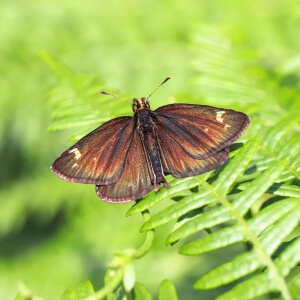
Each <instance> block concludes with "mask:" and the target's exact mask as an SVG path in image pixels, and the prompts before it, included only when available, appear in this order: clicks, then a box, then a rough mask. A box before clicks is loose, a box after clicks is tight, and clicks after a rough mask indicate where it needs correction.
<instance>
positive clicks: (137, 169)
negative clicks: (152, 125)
mask: <svg viewBox="0 0 300 300" xmlns="http://www.w3.org/2000/svg"><path fill="white" fill-rule="evenodd" d="M150 174H151V173H150V172H149V170H148V164H147V159H146V154H145V151H144V147H143V145H142V141H141V138H140V135H139V132H138V130H135V132H134V134H133V136H132V138H131V141H130V146H129V150H128V152H127V156H126V158H125V164H124V166H123V172H122V174H121V176H120V178H119V180H118V181H117V182H115V183H113V184H109V185H97V186H96V192H97V195H98V197H99V198H101V200H103V201H106V202H114V203H118V202H119V203H122V202H129V201H132V200H136V199H140V198H142V197H143V196H144V195H146V194H147V193H149V192H150V191H151V190H153V189H154V186H153V185H152V182H151V181H152V180H151V177H150Z"/></svg>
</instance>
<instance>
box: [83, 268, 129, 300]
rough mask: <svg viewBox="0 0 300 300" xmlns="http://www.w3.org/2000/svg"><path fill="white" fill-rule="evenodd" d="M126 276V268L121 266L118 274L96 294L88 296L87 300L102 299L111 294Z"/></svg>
mask: <svg viewBox="0 0 300 300" xmlns="http://www.w3.org/2000/svg"><path fill="white" fill-rule="evenodd" d="M123 276H124V269H123V268H121V269H120V270H119V271H118V273H117V274H116V276H114V278H113V279H112V280H111V281H109V282H108V283H107V284H106V285H105V286H104V287H103V288H102V289H101V290H99V291H97V292H96V293H95V295H93V296H90V297H88V298H86V299H85V300H100V299H103V298H104V297H106V296H107V295H109V294H111V293H112V292H113V291H114V290H115V289H116V288H117V287H118V286H119V285H120V284H121V282H122V279H123Z"/></svg>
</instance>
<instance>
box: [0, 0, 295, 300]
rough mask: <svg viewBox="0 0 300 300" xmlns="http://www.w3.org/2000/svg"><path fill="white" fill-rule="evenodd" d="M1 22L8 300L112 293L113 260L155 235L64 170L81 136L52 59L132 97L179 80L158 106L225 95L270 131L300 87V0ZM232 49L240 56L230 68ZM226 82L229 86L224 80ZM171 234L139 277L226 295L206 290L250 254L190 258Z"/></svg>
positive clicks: (93, 10)
mask: <svg viewBox="0 0 300 300" xmlns="http://www.w3.org/2000/svg"><path fill="white" fill-rule="evenodd" d="M0 16H1V17H0V37H1V43H0V71H1V80H0V158H1V160H0V162H1V164H0V298H1V299H13V298H14V296H15V295H16V294H17V292H18V287H19V285H20V282H22V283H23V284H25V285H26V286H27V287H28V288H29V289H31V290H32V291H33V292H34V293H35V294H37V295H39V296H43V297H45V299H59V296H60V295H61V294H62V293H63V291H64V290H65V288H67V287H68V286H71V287H73V288H76V287H77V286H78V284H79V283H80V282H82V281H84V280H91V281H92V283H93V285H94V286H95V288H100V287H101V286H102V285H103V275H104V272H105V270H106V269H107V264H108V263H109V262H110V260H111V259H112V257H113V253H114V252H115V251H117V250H122V249H125V248H130V247H138V246H139V245H140V243H141V242H142V240H143V235H142V234H140V233H139V228H140V226H141V224H142V218H141V217H140V216H134V217H130V218H126V217H125V213H126V211H127V210H128V208H129V207H130V206H131V204H125V205H109V204H106V203H102V202H101V201H100V200H99V199H98V198H97V197H96V196H95V192H94V187H93V186H84V185H75V184H70V183H67V182H63V181H62V180H60V179H58V178H57V177H56V176H54V175H53V174H52V173H51V172H50V170H49V167H50V165H51V164H52V162H53V160H54V159H55V158H56V157H57V156H58V155H59V154H60V153H61V152H62V151H64V150H65V149H66V148H67V147H69V146H70V145H71V144H70V142H69V141H68V140H67V139H68V137H69V136H70V135H72V134H74V133H75V132H76V129H75V130H74V129H69V130H66V131H59V132H54V133H53V132H48V131H47V129H48V128H49V126H50V125H51V113H52V107H51V105H50V104H49V102H48V100H47V99H48V95H49V90H51V89H52V88H53V87H54V86H57V85H59V84H60V83H59V82H57V81H56V77H55V74H54V73H53V72H52V71H51V70H50V68H49V67H48V66H47V64H46V63H45V59H43V57H44V55H43V53H45V52H47V53H48V54H49V55H51V56H52V57H54V58H55V59H57V61H59V62H62V63H63V64H65V65H66V66H68V67H69V68H70V69H71V70H72V71H74V72H75V73H79V74H87V75H89V74H96V75H97V76H98V78H99V82H102V83H103V86H104V87H105V90H107V91H110V92H115V93H117V94H118V95H120V96H125V97H129V98H131V97H140V96H147V95H148V94H149V93H150V92H151V91H152V90H153V89H154V88H155V87H156V86H157V85H158V84H159V83H160V82H161V81H162V80H163V79H164V78H165V77H167V76H172V77H173V79H172V81H170V82H169V83H167V84H166V85H165V86H164V87H163V88H161V89H160V90H159V92H157V94H155V95H154V96H153V97H152V98H151V104H152V107H153V108H156V107H158V106H160V105H164V104H167V103H169V102H172V101H175V100H174V99H176V101H179V100H180V102H182V101H184V102H194V103H195V102H196V103H199V104H200V103H206V104H207V103H209V104H211V105H219V106H220V99H221V98H222V99H224V103H223V104H221V106H224V107H232V108H236V109H242V110H243V111H245V112H246V113H248V114H250V115H251V117H254V120H257V122H260V124H261V123H262V122H265V123H267V124H272V122H273V121H274V120H276V118H279V117H280V116H281V115H282V116H283V115H284V114H285V113H286V112H285V109H284V107H285V106H287V105H288V104H289V101H291V100H289V99H291V97H292V96H293V90H294V89H299V83H298V82H297V78H298V76H299V66H300V54H299V51H300V39H299V29H300V27H299V25H300V3H299V1H296V0H277V1H266V0H264V1H261V0H260V1H258V0H253V1H244V0H242V1H233V0H231V1H230V0H229V1H219V0H216V1H204V0H201V1H199V0H186V1H180V0H175V1H174V0H172V1H171V0H162V1H149V0H146V1H138V0H124V1H117V0H111V1H95V0H90V1H66V0H60V1H55V0H54V1H50V0H37V1H28V0H22V1H8V0H3V1H1V2H0ZM222 51H223V52H222ZM209 53H210V54H211V56H209ZM220 53H221V54H222V55H223V56H222V57H223V58H226V56H227V58H228V59H224V60H222V61H220V60H219V58H220ZM214 65H215V68H214ZM258 66H259V67H258ZM232 70H233V71H232ZM236 70H240V73H239V76H236V74H237V73H236V72H235V71H236ZM262 70H263V72H262ZM243 72H245V73H243ZM218 74H219V75H220V74H221V75H222V76H223V77H222V76H221V77H222V78H223V79H222V80H219V81H216V80H213V79H214V76H217V75H218ZM224 76H225V77H224ZM224 78H225V79H226V80H224ZM249 78H250V79H251V80H250V79H249ZM257 78H259V80H257ZM266 78H267V79H266ZM248 79H249V80H248ZM264 82H266V83H267V86H264V84H263V83H264ZM286 86H289V89H286ZM216 87H218V88H219V89H216ZM101 88H102V87H101ZM99 89H100V86H99ZM266 91H271V92H270V93H267V92H266ZM272 93H273V94H272ZM278 93H279V94H280V93H281V94H280V97H279V96H278ZM96 94H97V90H95V95H96ZM295 94H296V93H295ZM266 95H267V96H266ZM270 95H271V96H270ZM272 95H273V96H274V95H275V96H274V97H279V98H280V99H279V100H278V101H277V102H276V103H275V100H274V97H273V96H272ZM97 97H98V101H99V102H98V105H99V110H100V111H101V101H102V98H101V96H97ZM114 101H116V102H118V101H119V100H114ZM278 103H279V104H278ZM120 105H124V104H123V103H122V104H120ZM125 106H126V107H127V108H126V114H129V115H130V114H131V107H130V105H128V106H127V104H126V105H125ZM278 107H281V109H278ZM259 108H261V111H262V114H261V115H260V117H259V118H258V119H255V114H256V115H257V111H258V110H259ZM112 116H114V115H113V112H112ZM251 134H252V135H254V134H255V122H254V125H253V127H252V129H250V133H249V135H251ZM165 205H167V204H165ZM164 228H165V230H166V231H168V228H166V227H164ZM165 237H166V233H165V231H164V230H163V229H160V230H158V231H157V233H156V239H155V244H154V249H153V251H151V253H149V254H148V255H147V256H146V257H144V258H143V259H142V260H140V261H137V262H136V271H137V280H138V281H139V282H141V283H143V284H145V285H146V286H147V287H148V288H149V289H150V290H151V292H152V294H153V295H156V293H157V289H158V285H159V283H160V282H161V280H162V279H164V278H168V279H170V280H172V281H173V282H174V283H175V285H176V287H177V290H178V294H179V296H180V297H181V298H182V299H195V298H196V297H197V298H198V299H199V297H201V299H213V298H214V297H215V296H216V295H217V294H219V293H220V291H221V290H220V289H219V290H213V291H195V290H193V288H192V285H193V283H194V282H195V280H196V279H197V278H198V277H199V276H200V275H201V274H204V273H205V272H207V271H208V270H210V269H211V268H212V267H214V266H216V265H218V264H219V263H220V262H221V261H226V260H227V257H226V255H228V257H229V256H231V255H233V253H237V252H238V251H239V249H238V248H237V247H232V248H230V249H228V250H226V251H225V252H224V251H222V252H217V251H216V252H215V253H214V254H213V255H212V254H210V255H205V256H201V257H192V258H191V257H183V256H181V255H179V254H177V249H178V248H177V246H174V247H168V248H166V247H165V245H164V239H165ZM226 253H227V254H226Z"/></svg>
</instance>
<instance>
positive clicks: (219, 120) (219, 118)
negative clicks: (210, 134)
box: [216, 110, 225, 123]
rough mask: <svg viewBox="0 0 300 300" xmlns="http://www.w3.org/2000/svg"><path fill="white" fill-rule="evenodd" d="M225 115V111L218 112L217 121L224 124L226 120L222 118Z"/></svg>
mask: <svg viewBox="0 0 300 300" xmlns="http://www.w3.org/2000/svg"><path fill="white" fill-rule="evenodd" d="M224 114H225V111H224V110H220V111H217V116H216V120H217V121H218V122H220V123H223V121H224V119H223V118H222V116H223V115H224Z"/></svg>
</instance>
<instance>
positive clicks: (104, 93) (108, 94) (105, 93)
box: [99, 91, 132, 103]
mask: <svg viewBox="0 0 300 300" xmlns="http://www.w3.org/2000/svg"><path fill="white" fill-rule="evenodd" d="M99 94H102V95H107V96H111V97H114V98H117V99H120V100H123V101H126V102H131V103H132V100H128V99H125V98H122V97H119V96H116V95H113V94H110V93H107V92H103V91H101V92H99Z"/></svg>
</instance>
